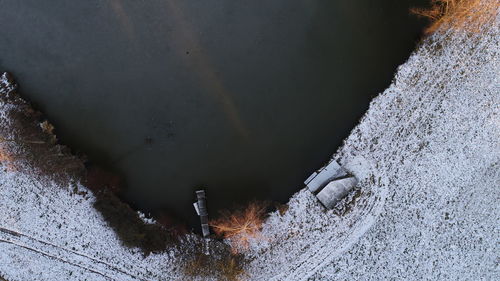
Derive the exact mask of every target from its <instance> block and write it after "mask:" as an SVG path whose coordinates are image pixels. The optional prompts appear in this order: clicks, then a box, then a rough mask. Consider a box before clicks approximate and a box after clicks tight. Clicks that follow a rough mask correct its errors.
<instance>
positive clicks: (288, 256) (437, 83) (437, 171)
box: [0, 21, 500, 281]
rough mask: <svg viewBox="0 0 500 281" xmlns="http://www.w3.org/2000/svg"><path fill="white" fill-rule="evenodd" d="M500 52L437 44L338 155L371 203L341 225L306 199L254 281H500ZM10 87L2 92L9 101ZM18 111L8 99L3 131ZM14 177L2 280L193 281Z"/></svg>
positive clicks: (259, 264)
mask: <svg viewBox="0 0 500 281" xmlns="http://www.w3.org/2000/svg"><path fill="white" fill-rule="evenodd" d="M497 23H498V21H497ZM499 41H500V32H499V28H498V24H496V25H495V26H493V27H492V28H490V29H488V30H487V31H485V32H483V33H482V34H480V35H466V34H461V33H452V32H448V33H444V34H443V33H437V34H435V35H433V36H431V37H430V38H428V39H426V40H425V41H424V42H423V43H422V44H421V46H420V47H419V48H418V49H417V50H416V51H415V52H414V54H412V56H411V57H410V58H409V60H408V61H407V62H406V63H405V64H404V65H402V66H401V67H400V68H399V69H398V71H397V74H396V76H395V78H394V82H393V84H392V85H391V86H390V87H389V88H388V89H387V90H386V91H384V92H383V93H382V94H380V95H379V96H378V97H377V98H375V99H374V100H373V101H372V103H371V105H370V108H369V110H368V111H367V113H366V114H365V116H364V117H363V119H362V120H361V121H360V123H359V125H358V126H357V127H356V128H354V130H353V131H352V133H351V135H350V136H349V137H348V138H347V139H346V141H345V143H344V145H343V146H342V147H341V148H340V149H339V150H338V152H337V153H336V154H335V155H334V158H335V159H336V160H338V161H339V163H341V164H342V165H343V166H344V167H346V168H347V169H348V170H349V171H350V172H351V173H353V174H354V175H355V176H356V177H357V178H358V179H359V180H360V183H359V187H360V190H361V196H360V197H359V198H358V199H357V200H356V202H355V203H354V205H353V206H350V210H349V211H348V212H347V213H345V214H344V215H342V216H337V215H335V214H334V213H333V212H332V211H325V210H324V209H323V208H322V207H321V206H320V205H319V204H318V203H317V201H316V199H315V198H314V197H313V196H312V195H311V194H309V193H308V191H306V190H302V191H300V192H298V193H297V194H295V195H294V196H293V197H292V198H291V199H290V202H289V208H288V211H287V212H286V213H285V214H283V215H281V214H279V213H278V212H276V213H273V214H271V216H270V218H269V219H268V220H267V222H266V223H265V225H264V229H263V233H262V236H263V237H264V239H261V240H259V241H255V242H254V243H252V245H251V248H250V249H249V251H248V253H247V255H248V257H249V259H250V261H249V263H248V264H246V267H245V269H246V271H247V274H248V275H247V276H246V277H247V279H248V280H337V279H338V280H346V279H349V280H373V279H384V280H386V279H405V280H406V279H413V280H420V279H434V280H498V279H500V271H499V268H498V266H499V264H498V263H499V260H500V256H499V254H498V253H500V249H499V248H500V247H499V245H500V241H499V237H500V235H499V234H500V227H499V223H498V222H499V221H500V207H499V206H498V200H499V199H500V167H499V160H500V142H499V140H500V94H499V93H500V85H499V82H500V81H499V80H500V79H499V73H500V63H499V60H500V49H499V46H500V42H499ZM361 79H362V78H361ZM10 86H11V85H10V84H9V83H8V82H7V81H6V80H5V79H4V80H2V81H0V94H1V95H8V92H9V91H12V90H13V89H12V87H10ZM9 87H10V88H9ZM10 110H16V109H15V105H12V104H9V103H8V102H6V101H5V99H3V100H2V103H1V104H0V119H1V120H0V126H2V128H3V130H6V129H8V128H9V126H12V120H10V119H9V118H10V117H9V116H10V115H9V114H8V112H9V111H10ZM4 168H5V170H4V171H2V172H1V174H0V200H1V205H0V276H1V277H3V278H5V279H7V280H9V281H18V280H186V278H185V276H183V275H182V270H181V268H179V262H178V261H179V260H178V257H179V254H180V253H179V250H178V248H176V249H172V250H170V251H165V252H164V253H161V254H158V253H156V254H155V253H153V254H151V255H149V256H147V257H143V255H142V253H141V252H140V251H139V250H138V249H129V248H126V247H124V246H122V244H121V242H120V240H119V239H118V237H117V236H116V234H115V233H114V232H113V231H112V230H111V229H110V228H109V227H108V226H107V225H106V223H105V221H104V220H103V218H102V216H101V214H100V213H99V212H97V211H96V210H95V209H94V208H93V202H94V200H95V198H94V197H93V195H92V194H91V193H87V194H84V193H79V192H74V190H75V187H76V189H77V190H79V191H85V190H86V188H85V187H84V186H82V185H81V184H79V183H68V184H67V185H64V186H61V184H60V183H56V182H53V181H52V182H47V181H46V180H43V179H40V178H39V177H33V176H31V175H30V174H29V173H26V172H21V171H16V170H15V169H9V167H7V166H5V165H4ZM318 168H319V167H318Z"/></svg>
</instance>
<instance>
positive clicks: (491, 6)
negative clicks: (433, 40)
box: [411, 0, 500, 34]
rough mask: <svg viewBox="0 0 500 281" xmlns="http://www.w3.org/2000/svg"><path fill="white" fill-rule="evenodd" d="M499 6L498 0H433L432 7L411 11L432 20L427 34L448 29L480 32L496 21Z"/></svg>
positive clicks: (426, 31) (426, 30)
mask: <svg viewBox="0 0 500 281" xmlns="http://www.w3.org/2000/svg"><path fill="white" fill-rule="evenodd" d="M499 7H500V1H498V0H431V7H430V8H428V9H422V8H413V9H411V12H412V13H413V14H416V15H418V16H421V17H425V18H428V19H429V20H430V21H431V24H430V25H429V27H427V28H426V29H425V33H426V34H430V33H433V32H435V31H437V30H448V29H455V30H464V31H467V32H473V33H478V32H480V31H481V30H482V28H483V26H485V25H487V24H491V23H493V22H494V21H495V18H496V16H497V13H498V10H499Z"/></svg>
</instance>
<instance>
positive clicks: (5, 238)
mask: <svg viewBox="0 0 500 281" xmlns="http://www.w3.org/2000/svg"><path fill="white" fill-rule="evenodd" d="M0 242H3V243H7V244H11V245H14V246H17V247H21V248H24V249H27V250H30V251H33V252H36V253H39V254H41V255H44V256H47V257H49V258H52V259H55V260H58V261H61V262H63V263H68V264H71V265H73V266H76V267H79V268H82V269H84V270H87V271H90V272H93V273H95V274H98V275H101V276H103V277H105V278H107V279H110V280H146V279H144V278H141V277H138V276H135V275H133V274H131V273H128V272H126V271H124V270H123V269H120V268H117V267H115V266H113V265H111V264H108V263H106V262H104V261H101V260H99V259H96V258H93V257H90V256H88V255H85V254H82V253H79V252H77V251H73V250H70V249H66V248H64V247H61V246H57V245H54V244H52V243H49V242H45V241H41V240H39V239H36V238H33V237H31V236H29V235H26V234H22V233H19V232H16V231H13V230H10V229H7V228H3V227H0Z"/></svg>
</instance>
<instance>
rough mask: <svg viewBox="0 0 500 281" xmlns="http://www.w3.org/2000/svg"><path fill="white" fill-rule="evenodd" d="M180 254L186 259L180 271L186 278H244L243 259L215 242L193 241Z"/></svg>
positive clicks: (223, 280)
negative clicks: (183, 254)
mask: <svg viewBox="0 0 500 281" xmlns="http://www.w3.org/2000/svg"><path fill="white" fill-rule="evenodd" d="M205 251H208V252H205ZM182 252H183V253H185V257H186V259H185V260H184V262H183V263H182V266H183V267H182V269H183V273H184V274H185V275H186V276H188V277H198V278H207V279H208V278H209V277H212V278H215V279H217V280H221V281H239V280H242V279H243V278H244V277H245V271H244V268H243V265H244V262H245V260H244V257H243V256H242V255H239V254H234V253H232V252H231V249H229V247H228V246H227V245H225V244H222V243H220V242H218V241H216V240H197V241H194V242H193V243H192V244H191V245H188V247H187V248H185V249H182Z"/></svg>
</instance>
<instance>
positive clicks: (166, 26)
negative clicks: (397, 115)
mask: <svg viewBox="0 0 500 281" xmlns="http://www.w3.org/2000/svg"><path fill="white" fill-rule="evenodd" d="M423 2H426V1H424V0H420V1H409V0H408V1H403V0H399V1H397V0H392V1H368V0H364V1H361V0H360V1H351V0H273V1H265V0H255V1H243V2H242V1H234V0H219V1H198V0H183V1H180V0H151V1H124V0H123V1H120V0H107V1H102V0H99V1H97V0H89V1H64V0H55V1H50V4H47V3H45V1H36V0H32V1H17V0H11V1H8V0H3V1H1V2H0V5H1V8H0V35H1V42H0V68H1V69H2V70H7V71H11V72H12V73H13V74H14V75H15V76H16V78H17V80H18V82H19V83H20V85H21V90H22V92H23V93H24V94H25V96H26V98H28V99H29V100H31V101H32V102H34V103H35V104H36V105H37V106H38V108H40V109H41V110H43V111H44V112H45V113H47V115H48V116H49V118H50V119H51V120H52V121H53V123H54V124H55V125H56V128H57V133H58V135H59V136H60V138H61V139H62V142H63V143H66V144H69V145H70V146H71V147H73V148H75V149H78V150H81V151H84V152H85V153H86V154H87V155H89V158H90V159H91V160H93V161H95V162H97V163H100V164H102V165H105V166H107V167H109V168H111V169H113V170H115V171H117V172H119V173H120V174H122V175H123V176H124V177H125V180H126V183H127V186H128V188H127V194H126V198H127V200H129V202H131V203H132V204H134V205H135V206H137V207H138V208H142V209H145V210H154V209H159V208H166V207H168V208H170V209H172V210H174V211H175V212H176V213H177V214H178V215H180V216H182V217H183V218H185V219H188V220H190V221H194V219H195V217H194V216H193V210H192V205H191V202H192V200H193V190H194V189H195V188H196V187H206V188H207V189H208V196H209V202H208V203H209V210H210V211H211V212H212V214H214V213H215V211H216V210H218V209H221V208H226V207H231V206H233V205H234V204H238V203H241V202H244V201H248V200H250V199H253V198H255V199H269V200H275V201H282V202H285V201H286V200H287V199H288V198H289V197H290V195H291V194H293V193H294V192H296V191H297V190H299V189H300V188H301V187H302V181H303V180H304V179H305V178H306V177H307V176H308V175H309V174H310V173H311V172H312V171H313V170H315V169H316V168H319V167H320V166H321V165H322V164H323V163H324V162H325V161H327V160H328V158H329V157H330V155H331V154H332V153H333V152H335V150H336V148H337V147H338V146H339V145H340V144H341V141H342V139H343V138H345V137H346V136H347V135H348V133H349V131H350V130H351V129H352V128H353V126H354V125H355V124H356V122H357V120H358V119H359V118H360V117H361V116H362V114H363V112H364V111H366V109H367V107H368V103H369V101H370V99H371V98H372V97H373V96H374V95H376V94H377V93H378V92H380V91H382V90H383V89H384V88H385V87H387V86H388V85H389V83H390V81H391V78H392V76H393V74H394V71H395V70H396V67H397V66H398V65H399V64H401V63H403V62H404V61H405V60H406V58H407V57H408V56H409V54H410V52H411V51H412V50H413V49H414V47H415V45H416V43H417V41H418V38H419V35H420V30H421V28H422V22H421V21H419V20H417V19H415V18H414V17H412V16H410V15H409V14H408V9H409V7H410V6H416V5H421V4H422V3H423Z"/></svg>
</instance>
